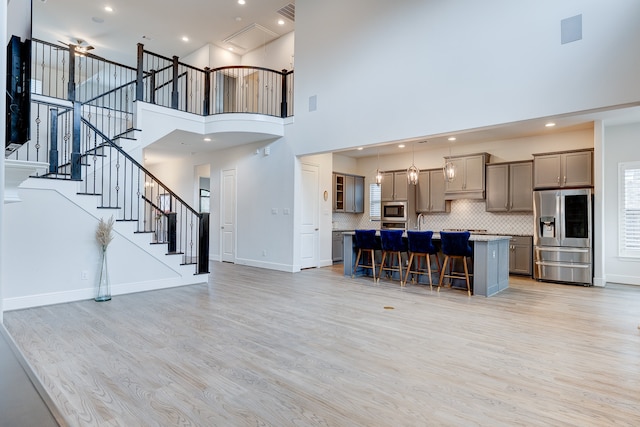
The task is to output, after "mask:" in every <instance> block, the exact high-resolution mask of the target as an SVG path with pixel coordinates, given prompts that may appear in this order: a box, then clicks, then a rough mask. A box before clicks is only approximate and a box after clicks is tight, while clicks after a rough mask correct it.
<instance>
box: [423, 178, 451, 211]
mask: <svg viewBox="0 0 640 427" xmlns="http://www.w3.org/2000/svg"><path fill="white" fill-rule="evenodd" d="M444 189H445V182H444V173H443V172H442V169H431V170H426V171H421V172H420V176H419V178H418V185H417V187H416V212H417V213H438V212H450V211H451V202H450V201H449V200H445V198H444Z"/></svg>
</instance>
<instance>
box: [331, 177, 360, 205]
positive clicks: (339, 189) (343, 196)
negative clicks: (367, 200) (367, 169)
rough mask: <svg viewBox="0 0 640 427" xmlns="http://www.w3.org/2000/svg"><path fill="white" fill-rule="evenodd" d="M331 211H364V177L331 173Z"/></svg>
mask: <svg viewBox="0 0 640 427" xmlns="http://www.w3.org/2000/svg"><path fill="white" fill-rule="evenodd" d="M333 211H334V212H348V213H362V212H364V177H363V176H357V175H347V174H339V173H334V174H333Z"/></svg>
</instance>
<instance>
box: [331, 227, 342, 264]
mask: <svg viewBox="0 0 640 427" xmlns="http://www.w3.org/2000/svg"><path fill="white" fill-rule="evenodd" d="M342 233H343V232H342V231H334V232H333V233H332V240H331V258H332V260H333V262H340V261H342V258H343V253H344V239H343V237H342Z"/></svg>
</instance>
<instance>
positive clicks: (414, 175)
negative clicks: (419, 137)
mask: <svg viewBox="0 0 640 427" xmlns="http://www.w3.org/2000/svg"><path fill="white" fill-rule="evenodd" d="M411 155H412V160H411V166H409V169H407V181H408V182H409V184H411V185H417V184H418V176H419V175H420V169H418V168H417V167H416V165H415V160H416V154H415V151H414V147H413V144H411Z"/></svg>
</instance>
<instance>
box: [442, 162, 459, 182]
mask: <svg viewBox="0 0 640 427" xmlns="http://www.w3.org/2000/svg"><path fill="white" fill-rule="evenodd" d="M442 171H443V172H444V180H445V181H446V182H453V180H455V179H456V165H454V164H453V163H452V162H445V164H444V167H443V168H442Z"/></svg>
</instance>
